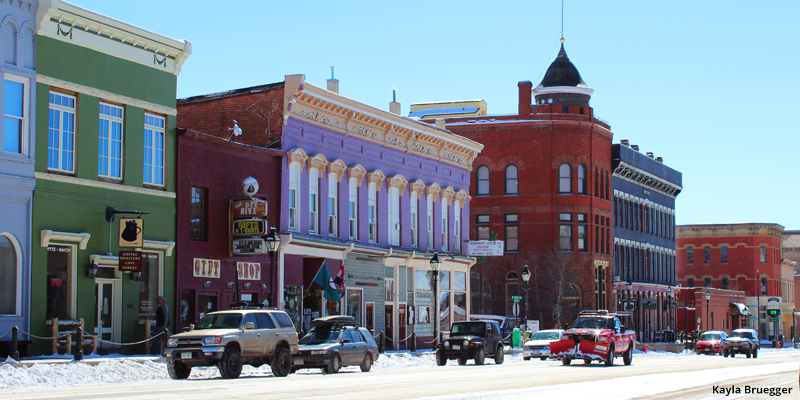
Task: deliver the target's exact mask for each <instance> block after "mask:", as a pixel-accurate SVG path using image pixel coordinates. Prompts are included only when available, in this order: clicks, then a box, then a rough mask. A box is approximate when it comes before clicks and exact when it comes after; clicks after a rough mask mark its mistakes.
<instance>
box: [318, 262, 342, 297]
mask: <svg viewBox="0 0 800 400" xmlns="http://www.w3.org/2000/svg"><path fill="white" fill-rule="evenodd" d="M314 283H316V284H318V285H320V286H322V290H323V293H322V297H324V298H326V299H328V300H331V301H336V302H339V301H342V298H341V297H340V296H339V292H338V291H336V284H335V283H334V282H333V277H332V276H331V273H330V271H328V266H327V265H325V263H324V262H323V263H322V266H321V267H319V271H317V276H315V277H314Z"/></svg>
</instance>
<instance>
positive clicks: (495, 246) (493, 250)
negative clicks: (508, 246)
mask: <svg viewBox="0 0 800 400" xmlns="http://www.w3.org/2000/svg"><path fill="white" fill-rule="evenodd" d="M504 243H505V242H503V241H502V240H470V241H469V245H468V246H467V254H469V255H470V256H473V257H476V256H502V255H503V244H504Z"/></svg>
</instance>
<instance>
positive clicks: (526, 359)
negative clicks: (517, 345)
mask: <svg viewBox="0 0 800 400" xmlns="http://www.w3.org/2000/svg"><path fill="white" fill-rule="evenodd" d="M530 359H531V358H530V357H522V361H528V360H530Z"/></svg>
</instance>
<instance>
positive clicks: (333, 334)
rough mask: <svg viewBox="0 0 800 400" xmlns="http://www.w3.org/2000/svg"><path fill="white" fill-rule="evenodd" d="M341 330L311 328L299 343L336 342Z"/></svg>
mask: <svg viewBox="0 0 800 400" xmlns="http://www.w3.org/2000/svg"><path fill="white" fill-rule="evenodd" d="M340 335H341V331H340V330H338V329H335V330H331V329H313V330H311V332H308V333H307V334H306V335H305V336H303V338H302V339H300V342H298V343H300V344H325V343H338V342H339V336H340Z"/></svg>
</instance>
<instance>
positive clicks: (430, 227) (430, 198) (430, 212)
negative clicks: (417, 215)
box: [426, 194, 435, 250]
mask: <svg viewBox="0 0 800 400" xmlns="http://www.w3.org/2000/svg"><path fill="white" fill-rule="evenodd" d="M426 202H427V204H428V208H427V214H428V215H427V219H428V249H431V250H433V248H434V247H435V245H434V243H433V195H432V194H429V195H428V198H427V199H426Z"/></svg>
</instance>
